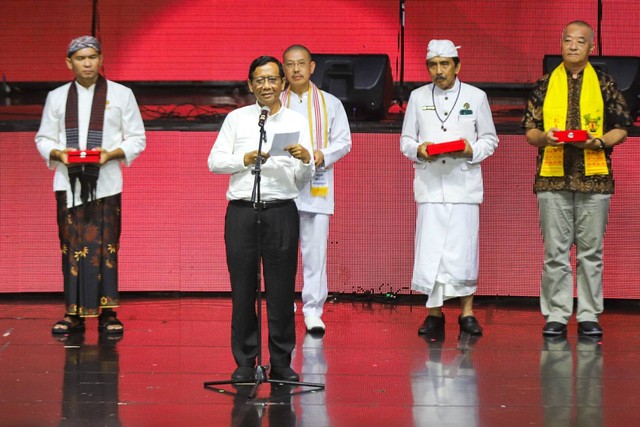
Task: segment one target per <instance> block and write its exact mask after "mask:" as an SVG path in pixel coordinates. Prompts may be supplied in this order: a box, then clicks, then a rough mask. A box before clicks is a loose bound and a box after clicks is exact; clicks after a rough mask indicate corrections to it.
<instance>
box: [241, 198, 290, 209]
mask: <svg viewBox="0 0 640 427" xmlns="http://www.w3.org/2000/svg"><path fill="white" fill-rule="evenodd" d="M291 203H293V200H291V199H290V200H270V201H261V202H252V201H250V200H231V201H229V204H230V205H233V206H240V207H243V208H253V209H256V210H257V209H258V206H260V209H271V208H279V207H282V206H286V205H288V204H291Z"/></svg>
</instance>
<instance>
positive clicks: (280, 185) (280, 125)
mask: <svg viewBox="0 0 640 427" xmlns="http://www.w3.org/2000/svg"><path fill="white" fill-rule="evenodd" d="M259 116H260V106H259V105H258V103H255V104H253V105H248V106H246V107H242V108H238V109H236V110H233V111H232V112H230V113H229V114H228V115H227V117H226V118H225V119H224V122H223V123H222V127H221V128H220V133H219V134H218V137H217V138H216V141H215V143H214V144H213V147H212V148H211V152H210V153H209V158H208V161H207V163H208V166H209V170H210V171H211V172H214V173H223V174H230V175H231V177H230V179H229V189H228V190H227V199H228V200H251V194H252V191H253V184H254V175H253V174H252V173H251V171H252V170H253V168H254V165H252V164H250V165H247V166H245V164H244V155H245V154H246V153H248V152H251V151H255V150H257V149H258V143H259V141H260V128H259V126H258V118H259ZM264 129H265V131H266V143H264V145H263V147H262V151H263V152H270V150H271V147H272V143H273V138H274V136H275V135H276V134H290V133H294V134H297V140H296V142H294V143H293V144H295V143H297V144H300V145H302V146H303V147H304V148H306V149H307V150H308V151H309V155H310V156H311V161H310V162H309V163H308V164H304V163H303V162H302V161H301V160H298V159H296V158H294V157H290V156H276V155H274V154H277V153H270V154H271V157H269V159H267V161H266V162H265V163H264V164H263V165H262V167H261V170H262V173H261V180H260V199H261V200H262V201H270V200H292V199H295V198H296V197H297V196H298V192H299V189H300V188H302V186H303V185H304V184H305V183H306V182H307V181H309V180H311V178H312V177H313V173H314V172H315V166H314V163H313V148H312V147H311V137H310V136H309V125H308V124H307V120H306V119H305V118H304V117H303V116H301V115H300V114H298V113H296V112H295V111H292V110H290V109H288V108H286V107H284V106H283V107H281V108H280V109H279V110H278V112H277V113H275V114H273V115H270V116H269V117H268V118H267V121H266V122H265V125H264Z"/></svg>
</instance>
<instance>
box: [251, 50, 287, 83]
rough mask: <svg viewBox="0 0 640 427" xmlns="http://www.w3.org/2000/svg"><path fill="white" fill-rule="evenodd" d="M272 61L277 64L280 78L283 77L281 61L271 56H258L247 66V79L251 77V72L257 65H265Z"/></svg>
mask: <svg viewBox="0 0 640 427" xmlns="http://www.w3.org/2000/svg"><path fill="white" fill-rule="evenodd" d="M270 62H273V63H274V64H276V65H277V66H278V71H279V72H280V78H281V79H283V78H284V68H282V62H280V61H279V60H278V58H275V57H273V56H259V57H257V58H256V59H254V60H253V62H252V63H251V65H250V66H249V80H252V79H253V72H254V71H255V70H256V68H258V67H262V66H263V65H267V64H268V63H270Z"/></svg>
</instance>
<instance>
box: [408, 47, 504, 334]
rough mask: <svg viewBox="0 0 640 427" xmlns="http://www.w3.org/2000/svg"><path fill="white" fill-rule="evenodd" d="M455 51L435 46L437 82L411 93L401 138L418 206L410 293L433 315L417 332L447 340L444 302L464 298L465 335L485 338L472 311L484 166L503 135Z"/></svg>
mask: <svg viewBox="0 0 640 427" xmlns="http://www.w3.org/2000/svg"><path fill="white" fill-rule="evenodd" d="M458 48H459V47H456V46H455V45H454V44H453V43H452V42H451V41H449V40H431V41H430V42H429V45H428V47H427V70H428V71H429V75H430V76H431V80H432V81H433V83H431V84H428V85H425V86H422V87H420V88H418V89H416V90H414V91H413V92H412V93H411V96H410V98H409V102H408V104H407V110H406V113H405V118H404V123H403V126H402V136H401V139H400V149H401V151H402V153H403V154H404V155H405V156H406V157H407V158H408V159H409V160H411V161H412V162H413V167H414V169H415V178H414V184H413V185H414V197H415V200H416V203H417V204H418V217H417V221H416V238H415V258H414V268H413V279H412V282H411V288H412V289H413V290H416V291H419V292H422V293H425V294H427V295H428V296H429V298H428V300H427V304H426V305H427V308H428V310H429V313H428V316H427V317H426V319H425V320H424V322H423V324H422V325H421V326H420V328H419V329H418V334H420V335H426V336H432V337H440V336H443V335H444V325H445V318H444V314H443V312H442V306H443V303H444V301H446V300H448V299H450V298H456V297H458V298H460V306H461V313H460V316H459V317H458V324H459V326H460V331H461V332H466V333H469V334H471V335H481V334H482V327H481V326H480V324H479V322H478V320H477V319H476V317H475V315H474V313H473V294H474V293H475V292H476V288H477V280H478V230H479V211H480V203H482V197H483V186H482V172H481V169H480V162H482V161H483V160H484V159H486V158H487V157H489V156H490V155H492V154H493V152H494V150H495V149H496V147H497V146H498V137H497V135H496V130H495V126H494V124H493V120H492V118H491V110H490V108H489V102H488V100H487V96H486V94H485V93H484V92H483V91H481V90H480V89H477V88H475V87H473V86H470V85H468V84H465V83H462V82H460V80H459V79H458V78H457V76H458V73H459V72H460V59H459V58H458ZM455 140H463V141H464V150H462V151H456V152H448V153H443V154H438V155H429V153H428V150H427V146H429V145H432V144H439V143H443V142H449V141H455Z"/></svg>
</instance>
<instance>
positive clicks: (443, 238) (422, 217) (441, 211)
mask: <svg viewBox="0 0 640 427" xmlns="http://www.w3.org/2000/svg"><path fill="white" fill-rule="evenodd" d="M479 226H480V206H479V205H477V204H453V203H419V204H418V217H417V221H416V240H415V258H414V265H413V279H412V281H411V288H412V289H413V290H416V291H418V292H422V293H425V294H427V295H429V299H428V300H427V307H441V306H442V304H443V303H444V301H446V300H448V299H450V298H456V297H462V296H468V295H472V294H474V293H475V291H476V287H477V281H478V231H479Z"/></svg>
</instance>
